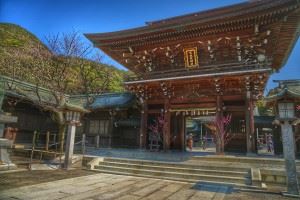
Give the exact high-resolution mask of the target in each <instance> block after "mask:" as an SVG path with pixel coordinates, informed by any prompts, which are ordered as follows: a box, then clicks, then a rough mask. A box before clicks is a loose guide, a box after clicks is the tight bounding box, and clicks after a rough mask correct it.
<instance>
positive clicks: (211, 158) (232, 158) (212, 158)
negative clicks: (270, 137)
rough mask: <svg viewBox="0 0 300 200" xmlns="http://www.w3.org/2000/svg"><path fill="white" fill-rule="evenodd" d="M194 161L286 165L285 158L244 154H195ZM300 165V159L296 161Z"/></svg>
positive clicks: (192, 158)
mask: <svg viewBox="0 0 300 200" xmlns="http://www.w3.org/2000/svg"><path fill="white" fill-rule="evenodd" d="M190 160H192V161H199V162H201V161H202V162H227V163H231V164H234V163H238V164H259V165H284V160H283V159H280V158H263V157H261V158H258V157H253V158H252V157H242V156H193V157H191V159H190ZM296 163H297V165H300V161H299V160H297V161H296Z"/></svg>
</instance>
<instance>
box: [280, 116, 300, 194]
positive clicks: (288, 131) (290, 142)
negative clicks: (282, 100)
mask: <svg viewBox="0 0 300 200" xmlns="http://www.w3.org/2000/svg"><path fill="white" fill-rule="evenodd" d="M281 134H282V144H283V154H284V159H285V169H286V177H287V193H286V194H287V195H288V194H290V195H296V196H298V197H299V194H300V193H299V186H298V178H297V169H296V162H295V142H294V133H293V128H292V125H291V124H290V123H289V122H288V121H287V120H286V121H284V122H283V124H281Z"/></svg>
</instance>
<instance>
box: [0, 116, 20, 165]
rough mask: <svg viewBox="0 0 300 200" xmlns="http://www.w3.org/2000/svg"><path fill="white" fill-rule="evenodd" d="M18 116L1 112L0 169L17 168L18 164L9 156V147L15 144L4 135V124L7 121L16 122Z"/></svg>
mask: <svg viewBox="0 0 300 200" xmlns="http://www.w3.org/2000/svg"><path fill="white" fill-rule="evenodd" d="M17 120H18V118H17V117H14V116H11V115H10V114H7V113H3V112H0V170H8V169H15V168H16V166H15V165H14V164H13V163H12V162H11V160H10V158H9V153H8V152H7V149H8V148H11V147H12V145H13V141H12V140H8V139H5V138H3V137H4V127H5V126H4V124H5V123H16V122H17Z"/></svg>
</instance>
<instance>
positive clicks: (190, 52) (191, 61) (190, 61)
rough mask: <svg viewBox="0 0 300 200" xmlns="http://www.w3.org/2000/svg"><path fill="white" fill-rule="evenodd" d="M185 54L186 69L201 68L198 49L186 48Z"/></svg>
mask: <svg viewBox="0 0 300 200" xmlns="http://www.w3.org/2000/svg"><path fill="white" fill-rule="evenodd" d="M183 53H184V64H185V67H186V68H195V67H199V61H198V51H197V47H193V48H185V49H183Z"/></svg>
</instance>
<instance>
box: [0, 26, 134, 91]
mask: <svg viewBox="0 0 300 200" xmlns="http://www.w3.org/2000/svg"><path fill="white" fill-rule="evenodd" d="M37 46H38V47H39V51H41V52H42V53H41V54H42V55H44V56H45V57H47V55H51V52H50V51H49V49H48V48H47V46H46V45H44V44H43V43H42V42H41V41H40V40H39V39H38V38H37V37H36V36H35V35H33V34H32V33H30V32H29V31H27V30H26V29H24V28H22V27H20V26H18V25H15V24H8V23H0V74H1V75H5V76H11V74H12V73H13V72H12V70H13V69H11V67H8V66H7V61H9V62H10V63H12V64H11V65H12V66H16V67H18V66H19V70H18V71H20V72H21V73H22V66H26V65H27V66H29V65H30V64H31V63H32V61H33V60H34V59H35V58H34V56H33V52H32V51H33V48H32V47H37ZM16 50H18V51H16ZM16 52H17V53H16ZM83 61H84V62H85V63H86V64H87V65H99V67H100V69H103V70H104V71H105V70H108V71H109V72H110V75H111V78H110V81H109V82H110V84H109V87H108V90H107V92H120V91H123V90H124V88H123V81H124V76H126V74H127V73H128V72H126V71H123V70H119V69H117V68H115V67H113V66H109V65H106V64H102V63H95V62H93V61H91V60H83ZM76 71H77V70H74V73H76ZM77 73H78V71H77ZM17 77H18V76H17ZM20 77H22V78H20V79H23V80H22V81H27V82H31V83H33V82H32V80H31V79H30V76H23V75H22V76H20ZM97 84H99V86H101V85H102V84H103V83H102V82H101V80H99V81H98V82H97ZM95 87H97V85H96V86H95ZM68 92H70V93H75V94H78V93H80V92H81V90H80V87H79V84H78V83H77V82H76V81H74V83H73V85H72V88H70V90H69V91H68Z"/></svg>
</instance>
